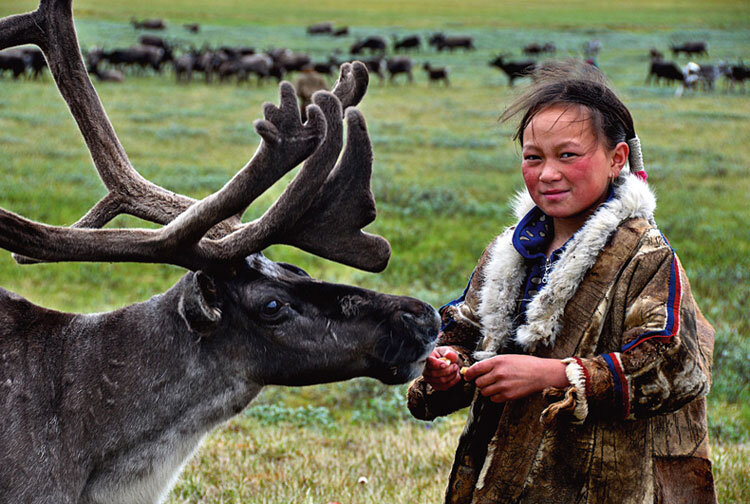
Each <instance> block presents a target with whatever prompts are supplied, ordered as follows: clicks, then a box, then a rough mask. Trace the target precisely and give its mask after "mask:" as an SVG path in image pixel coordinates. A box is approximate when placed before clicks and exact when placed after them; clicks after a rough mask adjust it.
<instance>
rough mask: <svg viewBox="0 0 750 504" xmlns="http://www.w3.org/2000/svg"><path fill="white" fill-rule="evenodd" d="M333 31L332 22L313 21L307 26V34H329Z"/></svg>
mask: <svg viewBox="0 0 750 504" xmlns="http://www.w3.org/2000/svg"><path fill="white" fill-rule="evenodd" d="M331 32H333V23H330V22H324V23H315V24H312V25H310V26H308V27H307V34H308V35H329V34H331Z"/></svg>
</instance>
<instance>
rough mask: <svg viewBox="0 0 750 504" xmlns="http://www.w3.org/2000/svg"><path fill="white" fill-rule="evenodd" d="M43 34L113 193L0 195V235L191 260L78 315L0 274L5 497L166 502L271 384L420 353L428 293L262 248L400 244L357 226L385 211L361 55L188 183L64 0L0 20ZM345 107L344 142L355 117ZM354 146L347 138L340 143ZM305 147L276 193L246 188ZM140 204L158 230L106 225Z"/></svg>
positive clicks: (402, 361)
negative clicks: (115, 121) (168, 163)
mask: <svg viewBox="0 0 750 504" xmlns="http://www.w3.org/2000/svg"><path fill="white" fill-rule="evenodd" d="M27 43H34V44H36V45H38V46H39V47H40V48H41V49H42V51H44V53H45V56H46V57H47V61H48V62H49V67H50V72H51V73H52V74H53V76H54V78H55V82H56V83H57V85H58V88H59V90H60V93H61V95H62V96H63V98H64V99H65V101H66V102H67V104H68V106H69V109H70V111H71V113H72V115H73V116H74V118H75V120H76V122H77V124H78V126H79V129H80V131H81V133H82V135H83V137H84V140H85V141H86V144H87V146H88V148H89V151H90V153H91V157H92V160H93V162H94V165H95V166H96V168H97V170H98V172H99V175H100V177H101V178H102V181H103V182H104V184H105V185H106V187H107V188H108V190H109V192H108V194H107V195H106V196H105V197H104V198H103V199H102V200H101V201H99V202H98V203H97V204H95V205H94V207H93V208H92V209H91V210H90V211H89V212H88V213H87V214H86V215H85V216H83V218H81V219H80V220H79V221H78V222H77V223H76V224H74V225H73V226H72V227H69V228H66V227H57V226H50V225H46V224H41V223H37V222H33V221H31V220H28V219H26V218H24V217H22V216H20V215H17V214H14V213H12V212H9V211H7V210H4V209H0V247H2V248H4V249H6V250H9V251H11V252H13V253H15V254H21V255H22V256H16V258H17V260H18V261H20V262H35V261H131V262H149V263H166V264H173V265H177V266H181V267H184V268H186V269H188V270H189V272H188V273H187V274H186V275H185V276H183V277H182V279H180V280H179V281H178V282H177V284H176V285H175V286H174V287H172V288H171V289H169V290H168V291H167V292H165V293H163V294H160V295H157V296H155V297H153V298H151V299H150V300H148V301H145V302H142V303H138V304H134V305H132V306H127V307H125V308H122V309H119V310H116V311H114V312H111V313H96V314H90V315H79V314H70V313H60V312H56V311H52V310H47V309H44V308H41V307H38V306H35V305H33V304H32V303H30V302H29V301H27V300H25V299H23V298H21V297H20V296H18V295H16V294H13V293H11V292H8V291H5V290H2V289H0V404H2V408H3V410H2V429H0V454H2V455H1V456H2V462H3V463H2V465H0V502H3V503H38V504H42V503H44V504H47V503H56V504H57V503H62V504H92V503H139V504H141V503H153V502H160V501H162V500H163V499H164V498H165V496H166V494H167V492H168V491H169V489H170V487H171V486H172V484H173V482H174V481H175V479H176V478H177V475H178V474H179V471H180V469H181V467H182V466H183V464H184V463H185V461H186V460H187V459H188V458H189V457H190V454H191V453H192V452H193V451H194V450H195V449H196V448H197V446H198V445H199V444H200V442H201V440H202V439H203V437H204V436H205V435H206V434H207V433H208V432H209V431H210V430H211V429H213V428H214V427H215V426H217V425H219V424H221V423H222V422H224V421H226V420H227V419H228V418H230V417H232V416H233V415H235V414H237V413H239V412H240V411H242V409H243V408H245V406H246V405H247V404H248V403H249V402H250V401H251V400H252V399H253V397H255V396H256V395H257V394H258V392H259V391H260V390H261V388H262V387H263V386H264V385H268V384H279V385H290V386H297V385H308V384H313V383H323V382H330V381H334V380H345V379H348V378H352V377H356V376H370V377H374V378H377V379H379V380H381V381H383V382H385V383H390V384H395V383H404V382H406V381H408V380H410V379H412V378H414V377H416V376H417V375H419V374H420V373H421V371H422V368H423V365H424V361H425V359H426V357H427V355H428V354H429V353H430V351H431V350H432V348H433V346H434V340H435V337H436V334H437V330H438V326H439V319H438V317H437V314H436V312H435V310H434V309H433V308H432V307H430V306H429V305H427V304H425V303H422V302H421V301H418V300H416V299H412V298H407V297H401V296H389V295H386V294H380V293H376V292H372V291H368V290H365V289H360V288H357V287H352V286H347V285H337V284H329V283H324V282H321V281H317V280H314V279H312V278H310V277H309V276H307V274H306V273H305V272H304V271H302V270H301V269H299V268H297V267H296V266H292V265H289V264H283V263H275V262H272V261H270V260H268V259H266V258H265V257H264V256H263V255H262V254H261V251H262V250H263V249H265V248H266V247H267V246H269V245H271V244H273V243H284V244H288V245H293V246H296V247H298V248H300V249H303V250H306V251H309V252H311V253H313V254H316V255H319V256H321V257H325V258H328V259H331V260H333V261H337V262H340V263H343V264H347V265H350V266H353V267H357V268H362V269H365V270H369V271H380V270H382V269H383V268H384V267H385V265H386V263H387V261H388V258H389V256H390V246H389V245H388V242H387V241H385V240H384V239H383V238H381V237H379V236H375V235H370V234H367V233H363V232H362V231H361V228H362V226H365V225H367V224H368V223H370V222H371V221H372V220H373V219H374V218H375V205H374V200H373V197H372V193H371V192H370V175H371V170H372V145H371V143H370V140H369V136H368V134H367V128H366V125H365V121H364V118H363V116H362V114H361V113H360V112H359V111H358V110H357V109H355V108H353V107H354V106H355V105H356V104H357V103H359V101H360V100H361V99H362V97H363V96H364V94H365V91H366V88H367V80H368V77H367V72H366V70H365V68H364V66H363V65H360V64H358V63H354V64H352V65H343V66H342V69H341V76H340V78H339V80H338V82H337V84H336V86H335V87H334V90H333V92H332V93H329V92H320V93H318V94H316V95H315V97H314V104H313V105H311V106H310V107H309V108H308V110H307V113H308V118H309V119H308V121H307V122H306V123H304V124H303V123H302V122H301V121H300V115H299V110H298V107H297V103H296V99H295V97H294V90H293V88H292V86H291V85H290V84H289V83H282V84H281V86H280V94H281V103H280V106H278V107H277V106H274V105H271V104H266V105H265V106H264V109H263V110H264V116H265V119H263V120H258V121H256V122H255V130H256V131H257V132H258V134H259V135H260V136H261V138H262V140H261V143H260V145H259V147H258V150H257V152H256V153H255V155H254V156H253V157H252V158H251V160H250V161H249V162H248V163H247V164H246V165H245V167H244V168H242V169H241V170H240V171H239V172H238V173H237V174H236V175H235V176H234V177H233V178H232V179H231V180H230V181H229V182H228V183H227V184H226V185H225V186H224V187H223V188H221V189H220V190H218V191H217V192H215V193H213V194H211V195H209V196H207V197H206V198H204V199H202V200H200V201H195V200H193V199H191V198H188V197H186V196H182V195H179V194H175V193H172V192H171V191H168V190H166V189H163V188H161V187H159V186H157V185H155V184H153V183H151V182H149V181H148V180H146V179H144V178H143V177H142V176H141V175H140V174H139V173H138V172H137V171H136V170H135V169H134V168H133V167H132V165H131V164H130V161H129V160H128V157H127V155H126V154H125V151H124V150H123V148H122V146H121V144H120V142H119V140H118V139H117V136H116V135H115V132H114V129H113V128H112V125H111V124H110V122H109V119H108V118H107V115H106V113H105V112H104V109H103V108H102V105H101V102H100V101H99V97H98V96H97V94H96V91H95V90H94V87H93V86H92V84H91V81H90V80H89V78H88V74H87V73H86V71H85V68H84V65H83V61H82V60H81V53H80V50H79V46H78V41H77V38H76V35H75V27H74V23H73V11H72V5H71V0H41V2H40V5H39V8H38V9H37V10H36V11H34V12H30V13H26V14H22V15H16V16H11V17H7V18H4V19H0V49H3V48H5V47H11V46H15V45H20V44H27ZM343 115H345V118H346V123H347V128H346V130H347V138H346V146H345V147H344V134H343V131H344V124H343V122H344V121H343V120H342V116H343ZM342 147H343V149H344V152H343V154H341V156H339V154H340V152H341V150H342ZM302 161H304V165H303V166H302V168H301V169H300V170H299V172H298V173H297V176H296V177H295V178H294V179H293V180H292V181H291V182H290V184H289V185H288V186H287V187H286V189H285V190H284V192H283V193H282V195H281V196H280V197H279V199H278V200H277V201H276V202H275V203H274V204H273V205H272V206H271V207H270V208H269V209H268V210H267V211H266V212H265V213H264V214H263V215H262V216H261V217H260V218H258V219H256V220H254V221H251V222H247V223H242V222H241V220H240V219H241V216H242V214H243V213H244V211H245V209H246V208H247V206H248V205H249V204H250V203H251V202H252V201H254V200H255V199H256V198H257V197H258V196H260V195H261V194H262V193H263V192H264V191H265V190H266V189H267V188H269V187H270V186H271V185H272V184H274V183H275V182H276V181H277V180H279V179H280V178H281V177H283V176H284V175H285V174H286V173H288V172H289V171H290V170H291V169H292V168H294V167H295V166H297V165H298V164H299V163H301V162H302ZM122 213H128V214H131V215H134V216H136V217H139V218H142V219H145V220H148V221H152V222H156V223H159V224H163V227H161V228H157V229H100V228H101V227H102V226H104V225H105V224H106V223H108V222H109V221H110V220H111V219H113V218H114V217H115V216H117V215H119V214H122Z"/></svg>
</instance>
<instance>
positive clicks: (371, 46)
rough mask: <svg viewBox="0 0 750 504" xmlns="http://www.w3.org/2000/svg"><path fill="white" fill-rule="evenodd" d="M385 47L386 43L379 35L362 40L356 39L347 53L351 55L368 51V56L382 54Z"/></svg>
mask: <svg viewBox="0 0 750 504" xmlns="http://www.w3.org/2000/svg"><path fill="white" fill-rule="evenodd" d="M387 47H388V43H387V42H386V40H385V39H384V38H383V37H381V36H380V35H372V36H369V37H366V38H365V39H363V40H360V39H357V40H356V41H355V42H354V43H353V44H352V45H351V47H349V52H350V53H352V54H360V53H362V52H364V50H365V49H367V50H369V51H370V54H375V53H380V54H384V53H385V50H386V48H387Z"/></svg>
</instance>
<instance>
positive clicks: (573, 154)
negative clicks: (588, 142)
mask: <svg viewBox="0 0 750 504" xmlns="http://www.w3.org/2000/svg"><path fill="white" fill-rule="evenodd" d="M577 155H578V154H576V153H575V152H563V153H562V155H560V157H561V158H563V159H565V158H571V157H574V156H577Z"/></svg>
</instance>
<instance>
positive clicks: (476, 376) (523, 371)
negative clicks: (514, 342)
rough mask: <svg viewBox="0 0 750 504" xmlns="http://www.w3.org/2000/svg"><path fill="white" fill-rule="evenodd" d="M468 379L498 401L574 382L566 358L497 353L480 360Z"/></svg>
mask: <svg viewBox="0 0 750 504" xmlns="http://www.w3.org/2000/svg"><path fill="white" fill-rule="evenodd" d="M428 360H429V357H428ZM464 379H465V380H466V381H472V380H473V381H474V384H475V385H476V386H477V387H479V391H480V393H481V394H482V395H483V396H485V397H489V398H490V400H491V401H492V402H498V403H499V402H505V401H510V400H512V399H520V398H522V397H526V396H527V395H530V394H533V393H535V392H541V391H542V390H544V389H545V388H547V387H557V388H564V387H567V386H568V385H570V382H569V381H568V377H567V376H566V374H565V364H563V363H562V361H560V360H558V359H543V358H540V357H533V356H531V355H510V354H509V355H497V356H495V357H492V358H490V359H487V360H483V361H480V362H477V363H476V364H474V365H473V366H471V367H470V368H469V369H467V370H466V373H465V374H464Z"/></svg>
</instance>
